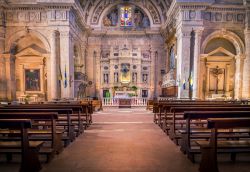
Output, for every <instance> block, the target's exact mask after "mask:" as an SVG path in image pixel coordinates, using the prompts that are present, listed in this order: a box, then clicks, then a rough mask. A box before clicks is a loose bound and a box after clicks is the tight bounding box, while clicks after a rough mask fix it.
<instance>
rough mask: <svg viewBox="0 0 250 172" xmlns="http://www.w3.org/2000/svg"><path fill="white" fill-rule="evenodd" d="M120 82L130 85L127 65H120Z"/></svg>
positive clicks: (128, 65) (128, 66)
mask: <svg viewBox="0 0 250 172" xmlns="http://www.w3.org/2000/svg"><path fill="white" fill-rule="evenodd" d="M121 82H122V83H124V84H125V83H130V64H128V63H122V64H121Z"/></svg>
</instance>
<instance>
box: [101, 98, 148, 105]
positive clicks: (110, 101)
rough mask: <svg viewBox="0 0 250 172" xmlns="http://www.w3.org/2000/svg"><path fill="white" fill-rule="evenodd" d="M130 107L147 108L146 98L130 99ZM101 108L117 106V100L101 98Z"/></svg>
mask: <svg viewBox="0 0 250 172" xmlns="http://www.w3.org/2000/svg"><path fill="white" fill-rule="evenodd" d="M130 99H131V106H132V107H139V106H147V101H148V99H147V98H130ZM102 105H103V106H114V107H115V106H119V98H103V99H102Z"/></svg>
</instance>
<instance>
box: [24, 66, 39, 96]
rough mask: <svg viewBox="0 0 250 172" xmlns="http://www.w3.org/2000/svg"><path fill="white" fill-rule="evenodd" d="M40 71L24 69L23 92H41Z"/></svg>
mask: <svg viewBox="0 0 250 172" xmlns="http://www.w3.org/2000/svg"><path fill="white" fill-rule="evenodd" d="M40 83H41V81H40V69H25V91H41V87H40Z"/></svg>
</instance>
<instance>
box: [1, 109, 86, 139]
mask: <svg viewBox="0 0 250 172" xmlns="http://www.w3.org/2000/svg"><path fill="white" fill-rule="evenodd" d="M5 107H9V108H11V109H20V108H33V109H34V108H35V109H63V108H70V109H72V111H73V114H72V115H71V116H72V118H71V121H72V123H74V124H76V126H77V128H75V131H76V134H77V136H78V135H80V134H81V133H82V132H83V130H84V126H83V123H84V121H83V120H85V121H86V118H89V117H88V116H89V115H88V110H86V109H87V107H86V106H84V105H79V104H78V105H74V104H25V105H10V106H5ZM83 107H84V109H83ZM84 110H85V111H87V112H84ZM83 113H86V115H85V116H84V115H83ZM86 116H87V117H86ZM85 125H86V124H85Z"/></svg>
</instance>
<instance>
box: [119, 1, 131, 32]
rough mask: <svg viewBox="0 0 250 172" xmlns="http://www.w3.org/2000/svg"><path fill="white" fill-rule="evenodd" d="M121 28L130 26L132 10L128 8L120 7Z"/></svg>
mask: <svg viewBox="0 0 250 172" xmlns="http://www.w3.org/2000/svg"><path fill="white" fill-rule="evenodd" d="M120 20H121V26H122V27H127V26H132V8H131V7H129V6H125V7H121V19H120Z"/></svg>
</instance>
